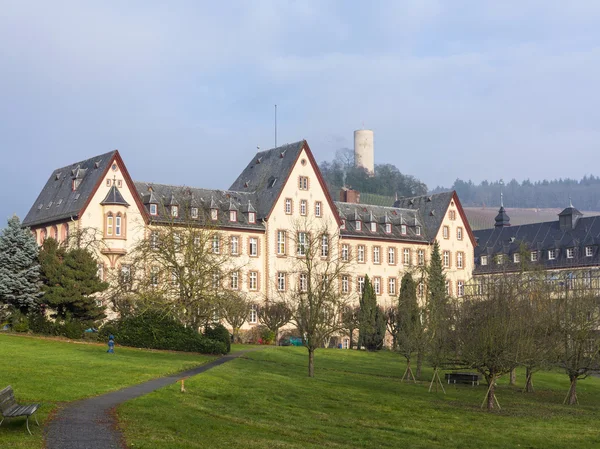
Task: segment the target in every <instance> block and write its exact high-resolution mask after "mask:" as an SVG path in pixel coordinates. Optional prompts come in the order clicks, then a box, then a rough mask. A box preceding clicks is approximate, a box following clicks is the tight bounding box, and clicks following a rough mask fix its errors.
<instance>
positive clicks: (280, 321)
mask: <svg viewBox="0 0 600 449" xmlns="http://www.w3.org/2000/svg"><path fill="white" fill-rule="evenodd" d="M292 312H293V310H292V308H291V307H290V305H289V304H288V303H287V302H285V301H283V300H274V301H265V303H264V305H262V306H260V307H259V308H258V319H259V320H260V322H261V323H262V324H263V325H264V326H266V327H267V329H269V330H270V331H271V332H273V334H274V335H275V344H276V345H277V342H278V341H279V339H278V338H279V329H281V328H282V327H283V326H285V325H286V324H288V323H289V322H290V321H291V320H292V314H293V313H292Z"/></svg>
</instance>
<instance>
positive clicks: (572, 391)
mask: <svg viewBox="0 0 600 449" xmlns="http://www.w3.org/2000/svg"><path fill="white" fill-rule="evenodd" d="M569 378H570V379H571V387H570V388H569V396H568V398H569V399H568V403H569V405H577V376H569Z"/></svg>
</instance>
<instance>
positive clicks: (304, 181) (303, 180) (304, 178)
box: [298, 176, 308, 190]
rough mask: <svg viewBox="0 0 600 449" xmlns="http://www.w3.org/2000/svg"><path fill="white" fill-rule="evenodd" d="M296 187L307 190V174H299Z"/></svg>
mask: <svg viewBox="0 0 600 449" xmlns="http://www.w3.org/2000/svg"><path fill="white" fill-rule="evenodd" d="M298 189H300V190H308V177H307V176H300V177H299V178H298Z"/></svg>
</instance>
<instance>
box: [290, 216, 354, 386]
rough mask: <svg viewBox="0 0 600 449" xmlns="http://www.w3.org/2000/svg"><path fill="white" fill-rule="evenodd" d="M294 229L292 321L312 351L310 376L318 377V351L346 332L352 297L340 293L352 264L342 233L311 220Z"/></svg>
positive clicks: (304, 342) (300, 221)
mask: <svg viewBox="0 0 600 449" xmlns="http://www.w3.org/2000/svg"><path fill="white" fill-rule="evenodd" d="M293 226H294V232H293V236H292V240H293V242H294V243H295V245H294V246H295V248H296V258H295V260H294V266H293V267H292V270H291V274H293V275H294V276H297V278H298V280H299V282H298V283H297V286H296V288H295V289H292V290H290V291H289V293H288V294H287V295H286V296H287V298H288V303H289V304H290V305H291V307H292V310H293V313H292V322H293V323H294V324H295V325H296V327H297V329H298V331H299V333H300V335H301V336H302V343H303V345H304V346H305V347H306V349H307V350H308V376H309V377H314V375H315V371H314V366H315V365H314V356H315V350H316V349H317V348H321V347H323V346H325V345H326V344H327V343H328V342H329V339H330V338H331V336H332V335H333V334H335V333H337V332H340V331H342V330H343V326H342V323H341V311H342V310H343V308H344V307H345V305H346V303H347V301H348V298H347V297H344V296H343V295H342V293H341V292H340V288H339V279H340V277H341V276H342V275H343V274H344V273H345V270H346V269H347V266H348V262H347V261H344V260H343V258H342V257H341V255H340V254H339V251H338V247H339V239H340V237H339V231H337V230H336V231H334V232H332V231H331V230H330V229H329V227H328V226H327V225H321V226H320V225H317V224H315V223H313V222H311V221H309V220H308V219H304V220H299V221H296V222H295V223H294V225H293Z"/></svg>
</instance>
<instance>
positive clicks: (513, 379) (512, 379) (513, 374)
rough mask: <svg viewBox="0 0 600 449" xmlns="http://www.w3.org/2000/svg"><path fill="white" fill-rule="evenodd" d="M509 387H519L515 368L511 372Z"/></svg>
mask: <svg viewBox="0 0 600 449" xmlns="http://www.w3.org/2000/svg"><path fill="white" fill-rule="evenodd" d="M509 385H517V371H516V370H515V369H514V368H513V369H511V370H510V381H509Z"/></svg>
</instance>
